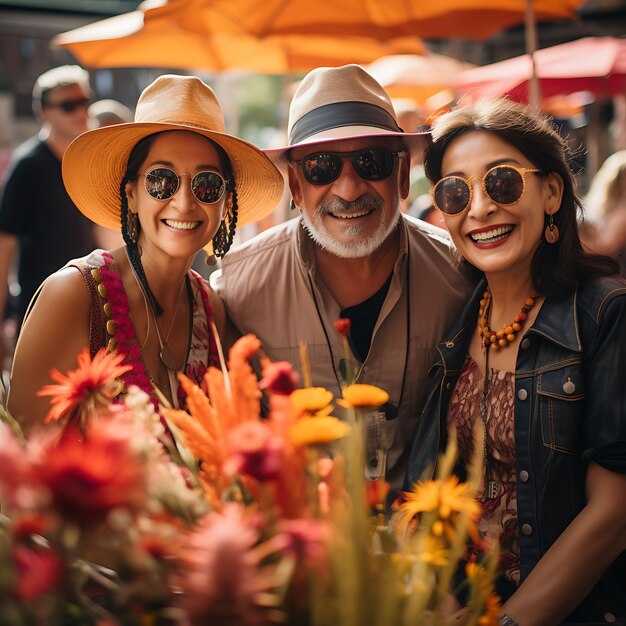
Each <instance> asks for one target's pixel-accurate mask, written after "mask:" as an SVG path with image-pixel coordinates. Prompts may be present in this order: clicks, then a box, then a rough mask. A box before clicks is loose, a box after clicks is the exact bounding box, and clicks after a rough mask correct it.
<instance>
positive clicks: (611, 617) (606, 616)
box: [604, 613, 617, 623]
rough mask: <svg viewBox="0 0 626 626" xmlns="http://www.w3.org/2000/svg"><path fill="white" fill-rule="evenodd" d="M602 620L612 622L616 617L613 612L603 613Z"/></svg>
mask: <svg viewBox="0 0 626 626" xmlns="http://www.w3.org/2000/svg"><path fill="white" fill-rule="evenodd" d="M604 621H605V622H610V623H613V622H616V621H617V618H616V617H615V615H613V613H605V614H604Z"/></svg>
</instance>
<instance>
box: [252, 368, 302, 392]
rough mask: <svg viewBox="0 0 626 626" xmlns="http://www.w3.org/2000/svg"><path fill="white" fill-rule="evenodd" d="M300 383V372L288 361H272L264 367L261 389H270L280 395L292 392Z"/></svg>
mask: <svg viewBox="0 0 626 626" xmlns="http://www.w3.org/2000/svg"><path fill="white" fill-rule="evenodd" d="M297 383H298V374H297V373H296V372H294V371H293V366H292V365H291V363H289V362H288V361H277V362H276V363H270V364H269V365H267V366H266V367H265V368H264V369H263V378H262V380H261V382H260V383H259V389H263V390H266V391H270V392H271V393H275V394H277V395H280V396H288V395H290V394H292V393H293V392H294V390H295V388H296V385H297Z"/></svg>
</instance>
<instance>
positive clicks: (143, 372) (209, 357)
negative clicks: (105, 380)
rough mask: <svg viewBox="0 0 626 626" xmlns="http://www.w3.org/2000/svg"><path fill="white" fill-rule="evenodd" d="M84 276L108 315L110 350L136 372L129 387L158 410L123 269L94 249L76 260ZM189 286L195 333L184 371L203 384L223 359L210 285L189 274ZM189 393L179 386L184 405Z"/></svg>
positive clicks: (128, 380) (129, 378) (127, 378)
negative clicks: (213, 322) (86, 273)
mask: <svg viewBox="0 0 626 626" xmlns="http://www.w3.org/2000/svg"><path fill="white" fill-rule="evenodd" d="M71 265H74V266H76V267H78V268H79V269H81V272H82V273H83V274H84V271H85V267H87V268H89V269H90V274H91V277H92V278H93V280H94V281H95V283H96V285H97V292H98V295H99V298H100V300H101V302H100V304H101V310H102V311H103V312H104V319H103V321H104V327H105V329H106V330H105V332H106V338H104V337H103V340H104V341H105V345H106V347H107V349H108V350H109V351H111V352H112V351H116V352H118V353H121V354H124V356H125V358H124V361H123V363H124V364H130V365H132V370H130V371H129V372H127V373H126V374H124V375H123V376H122V379H123V381H124V383H125V385H126V386H127V387H128V386H129V385H137V386H138V387H139V388H140V389H141V390H142V391H145V392H146V393H147V394H148V395H149V396H150V398H151V399H152V402H153V404H154V406H155V408H157V409H158V399H157V396H156V393H155V391H154V385H153V382H152V379H151V377H150V373H149V372H148V370H147V368H146V366H145V364H144V362H143V358H142V355H141V349H140V346H139V341H138V338H137V333H136V330H135V327H134V324H133V321H132V319H131V318H130V307H129V304H128V297H127V295H126V291H125V289H124V285H123V283H122V279H121V276H120V273H119V269H118V267H117V265H116V263H115V261H114V259H113V257H112V256H111V254H110V253H109V252H107V251H105V250H94V251H93V252H92V253H91V254H90V255H89V256H87V257H84V258H83V259H79V260H78V261H72V262H71ZM189 284H190V285H191V292H192V317H193V322H192V331H191V340H190V345H189V350H188V355H187V362H186V364H185V367H184V369H183V372H184V374H185V375H186V376H187V377H189V378H190V379H191V380H193V381H194V382H196V383H198V384H200V383H201V382H202V379H203V377H204V373H205V372H206V370H207V368H208V367H209V366H210V365H214V366H218V367H219V358H218V354H217V347H216V343H215V337H214V336H213V332H211V328H210V325H209V321H210V320H211V319H212V318H213V309H212V307H211V305H210V304H209V296H208V286H207V285H206V283H205V281H204V280H203V279H202V277H201V276H200V275H199V274H197V273H196V272H194V271H193V270H190V271H189ZM93 309H94V305H93V304H92V312H91V315H92V324H93V319H94V310H93ZM184 398H185V392H184V391H183V389H182V388H181V387H180V385H179V387H178V400H179V404H180V406H184Z"/></svg>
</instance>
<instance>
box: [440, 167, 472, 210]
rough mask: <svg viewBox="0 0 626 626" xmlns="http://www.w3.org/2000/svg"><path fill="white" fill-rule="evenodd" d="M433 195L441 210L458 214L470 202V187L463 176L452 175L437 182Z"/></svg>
mask: <svg viewBox="0 0 626 626" xmlns="http://www.w3.org/2000/svg"><path fill="white" fill-rule="evenodd" d="M433 197H434V200H435V203H436V205H437V207H438V208H439V210H441V211H443V212H444V213H447V214H448V215H456V214H457V213H461V212H462V211H464V210H465V209H466V207H467V205H468V204H469V201H470V188H469V187H468V185H467V183H466V182H465V181H464V180H463V179H462V178H458V177H457V176H450V177H448V178H443V179H442V180H440V181H439V182H438V183H437V185H436V186H435V189H434V191H433Z"/></svg>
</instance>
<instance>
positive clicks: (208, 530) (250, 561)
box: [179, 503, 284, 626]
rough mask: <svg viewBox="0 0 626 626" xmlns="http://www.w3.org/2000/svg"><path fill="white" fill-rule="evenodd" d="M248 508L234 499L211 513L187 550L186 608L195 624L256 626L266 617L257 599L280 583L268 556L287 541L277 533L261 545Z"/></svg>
mask: <svg viewBox="0 0 626 626" xmlns="http://www.w3.org/2000/svg"><path fill="white" fill-rule="evenodd" d="M258 540H259V533H258V531H257V530H255V529H254V528H252V527H251V524H250V518H246V517H245V509H244V508H243V507H242V506H240V505H238V504H235V503H228V504H226V505H225V506H224V509H223V511H222V513H211V514H210V515H208V516H207V517H206V518H205V519H204V521H203V522H202V523H201V524H200V525H199V526H198V527H197V530H196V531H195V532H194V533H193V534H191V535H190V536H189V538H188V541H187V544H186V546H185V548H184V549H183V551H182V555H181V556H182V559H181V560H182V563H181V568H180V577H181V580H180V581H179V583H180V587H181V588H182V589H183V590H184V591H183V596H182V601H181V604H182V608H183V609H185V611H186V614H187V616H188V620H189V624H190V626H205V625H206V624H211V626H231V625H233V624H237V626H257V625H260V624H263V623H265V621H266V620H265V619H264V617H266V616H265V615H264V612H263V609H262V607H260V606H259V605H258V604H257V602H258V601H259V599H260V598H261V597H263V596H264V597H266V598H267V597H269V595H270V594H271V591H272V590H273V589H274V588H275V587H276V586H277V583H278V580H277V571H276V569H277V566H276V565H266V566H262V565H261V562H262V561H263V559H264V558H265V557H266V556H268V555H270V554H273V553H275V552H276V551H277V550H280V549H281V548H282V547H284V544H281V543H280V542H279V541H277V540H278V538H277V537H276V538H274V540H270V541H268V542H265V543H263V544H260V545H257V544H258Z"/></svg>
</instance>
